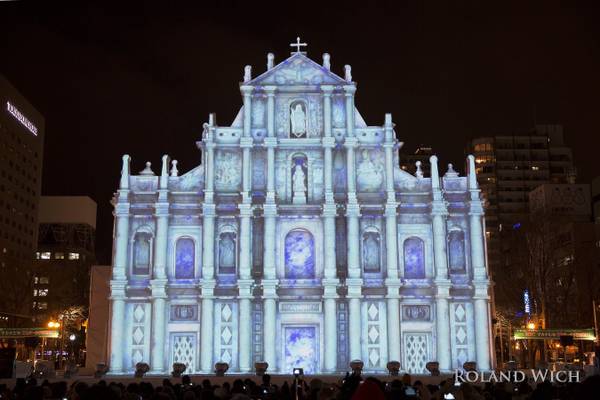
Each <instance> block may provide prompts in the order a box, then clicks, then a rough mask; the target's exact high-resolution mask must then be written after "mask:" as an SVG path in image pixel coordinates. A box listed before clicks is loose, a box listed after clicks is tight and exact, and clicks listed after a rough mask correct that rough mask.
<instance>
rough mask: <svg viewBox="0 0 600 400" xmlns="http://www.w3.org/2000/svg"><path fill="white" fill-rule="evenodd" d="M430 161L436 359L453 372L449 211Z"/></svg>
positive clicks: (432, 159)
mask: <svg viewBox="0 0 600 400" xmlns="http://www.w3.org/2000/svg"><path fill="white" fill-rule="evenodd" d="M429 162H430V164H431V190H432V197H433V199H432V202H431V223H432V230H433V261H434V265H435V278H434V283H435V287H436V295H435V298H436V300H435V301H436V333H437V335H436V336H437V341H436V348H437V351H436V353H437V361H438V362H439V363H440V369H441V370H442V371H450V368H451V367H452V365H451V357H450V354H451V350H450V349H451V347H450V346H451V343H450V318H449V313H450V311H449V307H448V298H449V297H450V286H451V283H450V280H449V279H448V261H447V260H448V258H447V256H448V255H447V251H446V247H447V246H446V240H447V239H446V216H447V215H448V210H447V207H446V201H445V200H444V197H443V194H442V190H441V186H440V176H439V171H438V159H437V157H436V156H431V157H430V158H429Z"/></svg>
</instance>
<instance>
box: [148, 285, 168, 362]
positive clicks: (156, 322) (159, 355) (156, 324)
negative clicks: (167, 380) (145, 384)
mask: <svg viewBox="0 0 600 400" xmlns="http://www.w3.org/2000/svg"><path fill="white" fill-rule="evenodd" d="M150 287H151V290H152V341H151V358H150V363H151V364H150V367H151V373H152V374H166V373H167V372H168V371H167V369H166V366H165V359H166V353H167V352H166V349H165V333H166V326H165V325H166V315H165V304H166V299H167V293H166V290H165V289H166V279H164V280H153V281H151V282H150Z"/></svg>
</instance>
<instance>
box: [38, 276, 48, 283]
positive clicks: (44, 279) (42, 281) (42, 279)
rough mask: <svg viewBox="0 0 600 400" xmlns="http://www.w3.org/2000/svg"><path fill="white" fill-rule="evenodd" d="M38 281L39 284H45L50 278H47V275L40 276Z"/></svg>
mask: <svg viewBox="0 0 600 400" xmlns="http://www.w3.org/2000/svg"><path fill="white" fill-rule="evenodd" d="M38 283H39V284H40V285H47V284H48V283H50V278H48V277H47V276H40V278H39V281H38Z"/></svg>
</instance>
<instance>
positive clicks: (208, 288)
mask: <svg viewBox="0 0 600 400" xmlns="http://www.w3.org/2000/svg"><path fill="white" fill-rule="evenodd" d="M214 290H215V281H214V280H211V281H204V282H202V313H201V322H200V323H201V325H200V369H201V371H202V373H205V374H209V373H212V372H213V342H214V337H213V335H214Z"/></svg>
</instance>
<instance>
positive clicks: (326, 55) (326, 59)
mask: <svg viewBox="0 0 600 400" xmlns="http://www.w3.org/2000/svg"><path fill="white" fill-rule="evenodd" d="M323 68H325V69H327V70H328V71H329V70H330V69H331V56H330V55H329V53H323Z"/></svg>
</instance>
